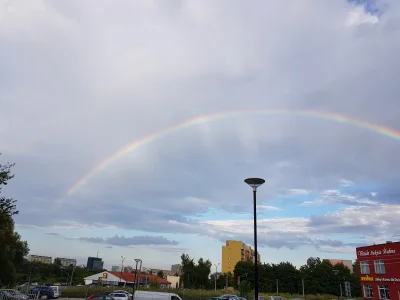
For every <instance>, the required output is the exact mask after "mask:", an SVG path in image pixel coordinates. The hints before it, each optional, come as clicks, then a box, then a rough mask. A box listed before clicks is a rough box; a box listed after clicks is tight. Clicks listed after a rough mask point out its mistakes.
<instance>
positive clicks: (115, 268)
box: [111, 266, 121, 272]
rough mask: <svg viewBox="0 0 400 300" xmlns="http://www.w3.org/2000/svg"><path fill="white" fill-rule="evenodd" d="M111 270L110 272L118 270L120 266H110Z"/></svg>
mask: <svg viewBox="0 0 400 300" xmlns="http://www.w3.org/2000/svg"><path fill="white" fill-rule="evenodd" d="M111 271H112V272H119V271H121V267H120V266H112V267H111Z"/></svg>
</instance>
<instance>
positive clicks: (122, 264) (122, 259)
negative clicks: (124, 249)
mask: <svg viewBox="0 0 400 300" xmlns="http://www.w3.org/2000/svg"><path fill="white" fill-rule="evenodd" d="M124 260H125V257H123V256H122V255H121V261H122V262H121V278H120V279H119V282H121V281H122V271H123V270H124Z"/></svg>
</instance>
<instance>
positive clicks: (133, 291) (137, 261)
mask: <svg viewBox="0 0 400 300" xmlns="http://www.w3.org/2000/svg"><path fill="white" fill-rule="evenodd" d="M139 261H140V259H138V258H135V262H136V267H135V282H134V283H133V286H132V295H135V285H136V281H137V265H138V263H139Z"/></svg>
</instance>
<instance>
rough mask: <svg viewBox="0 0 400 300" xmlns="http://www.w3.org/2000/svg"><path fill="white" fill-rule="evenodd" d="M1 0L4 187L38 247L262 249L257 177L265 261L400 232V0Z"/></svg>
mask: <svg viewBox="0 0 400 300" xmlns="http://www.w3.org/2000/svg"><path fill="white" fill-rule="evenodd" d="M0 3H1V4H0V118H1V123H2V126H0V152H1V153H2V155H1V157H0V161H1V162H3V163H4V162H6V161H10V162H15V163H16V166H15V168H14V172H15V174H16V176H15V179H13V180H12V181H11V182H10V184H9V185H8V186H7V187H6V188H5V189H3V194H4V195H5V196H9V197H13V198H15V199H17V200H18V208H19V210H20V215H19V216H18V217H17V219H16V223H17V230H18V231H19V232H20V233H21V234H22V236H23V238H24V239H26V240H28V242H29V246H30V248H31V254H38V255H49V256H52V257H53V258H54V257H56V256H61V257H74V258H77V259H78V260H79V262H81V263H86V259H87V257H88V256H96V254H97V252H99V257H102V258H103V259H104V261H105V263H106V266H110V265H118V264H120V261H121V259H120V258H121V255H122V256H124V257H126V258H127V261H126V262H125V264H133V259H134V258H142V259H143V261H144V265H145V266H147V267H158V268H168V267H170V265H171V264H173V263H179V262H180V258H179V256H180V254H181V253H183V252H184V253H188V254H189V255H190V256H191V257H194V258H199V257H204V258H209V259H210V260H212V262H213V263H218V262H220V261H221V246H222V245H223V244H224V243H225V240H226V239H240V240H242V241H244V242H246V243H248V244H250V245H253V235H252V233H253V231H252V230H253V223H252V211H253V206H252V190H251V188H250V187H248V186H247V185H246V184H245V183H244V182H243V180H244V179H245V178H246V177H262V178H264V179H265V180H266V183H265V184H264V185H263V186H261V187H260V188H259V190H258V218H259V251H260V254H261V259H262V261H263V262H273V263H276V262H280V261H287V260H289V261H291V262H293V263H294V264H295V265H301V264H303V263H305V261H306V259H307V258H308V257H309V256H319V257H321V258H338V259H354V258H355V247H357V246H359V245H368V244H371V243H379V242H384V241H386V240H394V241H396V240H399V239H400V231H399V227H398V216H399V214H400V200H399V199H400V198H399V196H400V188H399V185H398V182H399V179H400V178H399V177H400V176H399V171H398V170H399V168H400V160H399V158H398V157H399V156H398V153H399V151H400V119H399V117H398V116H399V112H400V108H399V100H398V99H399V95H400V85H399V83H398V80H399V78H400V71H399V70H400V60H399V59H398V53H400V23H399V17H400V1H398V0H392V1H390V0H382V1H379V0H378V1H373V2H368V3H364V1H350V2H348V1H345V0H335V1H332V0H302V1H298V0H293V1H291V0H276V1H272V0H271V1H264V0H260V1H256V0H255V1H250V2H244V1H232V0H230V1H223V0H221V1H212V0H210V1H206V0H204V1H197V0H193V1H183V0H182V1H180V0H170V1H163V0H160V1H152V0H144V1H139V0H138V1H123V0H120V1H99V0H95V1H89V0H87V1H81V0H79V1H78V0H77V1H73V0H68V1H62V0H57V1H44V0H43V1H39V0H32V1H16V0H15V1H6V0H2V1H0ZM340 117H341V118H340ZM196 118H197V119H196ZM378 126H381V127H378Z"/></svg>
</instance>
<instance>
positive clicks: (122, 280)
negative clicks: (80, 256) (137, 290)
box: [84, 271, 171, 288]
mask: <svg viewBox="0 0 400 300" xmlns="http://www.w3.org/2000/svg"><path fill="white" fill-rule="evenodd" d="M121 274H122V276H121ZM138 277H139V278H138V283H139V285H141V286H142V285H149V284H150V281H152V280H154V281H156V282H157V283H158V284H159V285H160V287H161V288H170V287H171V282H169V281H168V280H165V279H163V278H161V277H158V276H156V275H149V274H140V275H138ZM84 280H85V284H86V285H89V284H103V285H115V286H118V285H123V286H133V284H134V283H135V273H126V272H123V273H121V272H108V271H105V272H101V273H97V274H94V275H91V276H88V277H85V278H84Z"/></svg>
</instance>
